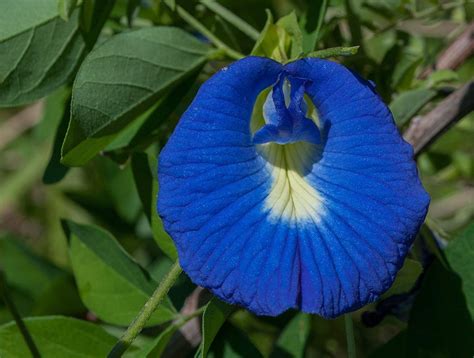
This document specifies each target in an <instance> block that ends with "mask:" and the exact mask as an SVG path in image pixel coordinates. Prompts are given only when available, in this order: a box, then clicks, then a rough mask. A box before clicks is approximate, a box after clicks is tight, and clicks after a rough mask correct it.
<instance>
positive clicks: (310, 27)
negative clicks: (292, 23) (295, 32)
mask: <svg viewBox="0 0 474 358" xmlns="http://www.w3.org/2000/svg"><path fill="white" fill-rule="evenodd" d="M328 4H329V1H328V0H321V1H309V2H308V8H307V9H306V11H305V14H304V16H302V17H301V20H300V25H301V32H302V34H303V51H304V52H311V51H313V50H314V49H315V47H316V45H317V43H318V39H319V36H320V31H321V27H322V25H323V23H324V17H325V16H326V10H327V8H328Z"/></svg>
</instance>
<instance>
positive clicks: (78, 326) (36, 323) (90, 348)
mask: <svg viewBox="0 0 474 358" xmlns="http://www.w3.org/2000/svg"><path fill="white" fill-rule="evenodd" d="M26 325H27V327H28V330H29V332H30V333H31V335H32V336H33V337H34V341H35V344H36V346H37V347H38V350H39V352H40V353H41V355H42V356H43V357H71V358H74V357H77V358H83V357H91V358H92V357H105V356H106V355H107V353H108V351H109V350H110V348H111V347H112V346H113V344H114V343H115V340H116V338H115V337H114V336H112V335H110V334H108V333H107V332H106V331H105V330H104V329H102V328H101V327H100V326H98V325H95V324H93V323H89V322H85V321H81V320H78V319H74V318H70V317H59V316H52V317H47V316H45V317H38V318H29V319H27V320H26ZM130 351H131V352H133V351H137V349H136V348H132V349H131V350H130ZM0 355H1V356H2V357H28V356H30V353H29V351H28V348H27V346H26V344H25V342H24V340H23V337H22V336H21V334H20V332H19V330H18V328H17V327H16V325H15V323H14V322H12V323H8V324H5V325H3V326H0Z"/></svg>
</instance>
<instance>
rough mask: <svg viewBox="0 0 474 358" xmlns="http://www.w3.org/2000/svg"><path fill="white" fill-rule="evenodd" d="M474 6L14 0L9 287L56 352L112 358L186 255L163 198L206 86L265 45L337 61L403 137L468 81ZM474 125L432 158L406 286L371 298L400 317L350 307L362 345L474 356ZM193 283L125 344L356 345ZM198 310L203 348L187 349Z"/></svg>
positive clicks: (136, 350)
mask: <svg viewBox="0 0 474 358" xmlns="http://www.w3.org/2000/svg"><path fill="white" fill-rule="evenodd" d="M266 8H267V9H268V10H267V12H265V9H266ZM473 9H474V7H473V6H472V4H471V3H470V1H468V2H465V1H460V2H455V1H453V2H448V1H446V2H434V1H414V0H403V1H399V0H390V1H384V2H380V1H375V0H337V1H326V0H323V1H309V0H298V1H297V0H275V1H270V0H262V1H258V2H256V1H253V0H239V1H237V0H193V1H174V0H165V1H159V0H147V1H138V0H41V1H37V0H15V1H13V0H2V1H0V107H2V109H1V110H0V276H1V277H4V278H5V282H4V283H5V286H4V287H3V286H1V287H2V288H3V289H5V292H7V293H8V295H9V297H11V300H12V301H13V302H14V304H15V306H16V308H17V310H18V311H19V313H20V315H21V316H22V317H25V322H26V326H27V329H28V331H29V333H30V334H31V336H32V337H33V340H34V341H35V343H36V345H37V346H38V349H39V350H40V352H41V354H42V355H43V356H45V357H62V356H68V357H76V356H77V357H103V356H106V355H107V353H108V352H109V351H110V350H111V349H112V347H113V346H114V345H115V344H116V342H117V339H118V337H119V336H121V335H122V334H123V330H124V326H127V325H129V324H130V322H131V321H132V320H134V319H135V318H136V316H137V314H138V313H139V311H140V310H141V308H142V307H143V305H144V304H145V302H147V300H149V299H150V297H152V295H153V293H154V292H155V289H156V288H157V286H158V285H159V284H160V283H162V282H163V281H164V280H165V281H166V279H165V277H166V275H165V272H166V271H167V270H169V268H170V267H176V265H174V264H173V262H172V261H175V260H176V259H177V251H176V248H175V246H174V243H173V241H172V240H171V238H170V237H169V235H168V234H167V233H166V231H165V230H164V228H163V223H162V222H161V219H160V216H159V213H158V212H157V210H156V199H157V196H158V195H159V188H158V180H157V161H158V156H159V152H160V150H161V149H162V148H163V146H164V145H165V144H166V141H167V139H168V137H169V135H170V134H171V133H172V131H173V129H174V127H175V126H176V124H177V123H178V121H179V118H180V116H181V115H182V113H183V112H184V111H185V110H186V108H187V107H188V105H189V103H190V102H191V101H192V99H193V97H194V96H195V94H196V92H197V91H198V90H199V87H200V85H201V84H202V82H203V81H205V80H207V79H208V78H209V77H210V76H211V75H212V74H214V73H215V72H216V71H218V70H219V69H220V68H222V67H224V66H227V65H228V64H229V63H231V62H232V61H233V60H235V59H239V58H242V57H244V56H247V55H250V54H252V55H256V56H266V57H270V58H273V59H275V60H277V61H279V62H282V63H287V62H290V61H293V60H295V59H298V58H302V57H318V58H330V59H331V60H334V61H338V62H341V63H343V64H344V65H346V66H348V67H349V68H350V69H353V70H355V71H357V72H358V73H360V74H361V75H362V77H364V78H367V79H370V80H372V81H373V82H374V85H375V88H376V91H377V92H378V93H379V94H380V96H381V97H382V98H383V99H384V101H385V102H386V103H387V104H389V106H390V110H391V111H392V113H393V116H394V120H395V122H396V124H397V126H398V127H399V128H400V130H401V131H403V130H404V129H406V128H407V127H409V126H410V125H411V124H412V120H413V118H415V117H416V116H421V117H423V116H424V115H425V114H426V113H428V112H429V111H431V110H432V109H433V108H435V106H436V105H437V104H438V103H439V101H441V100H443V99H445V98H446V97H447V96H448V95H449V94H450V93H452V92H453V91H454V90H456V89H457V88H459V87H461V86H462V85H464V84H465V83H467V82H468V81H471V80H472V78H473V75H474V60H473V59H472V57H471V58H468V59H466V60H465V61H464V62H463V63H462V64H461V65H459V66H450V68H448V69H445V68H441V69H436V68H435V67H434V64H436V63H437V61H438V60H439V59H440V57H441V54H442V51H444V49H445V48H446V47H447V46H448V45H449V43H450V42H451V41H452V40H453V39H454V38H455V37H456V36H457V35H458V34H459V33H461V32H462V30H463V29H464V28H465V26H466V24H468V23H469V22H471V21H472V19H473V18H474V12H473ZM266 94H267V93H265V95H266ZM263 99H264V96H263V95H262V96H260V97H259V99H258V101H259V103H260V102H263ZM35 101H37V102H38V103H37V104H36V105H35V106H30V104H31V103H33V102H35ZM42 106H43V107H42ZM258 107H261V106H256V111H254V113H253V115H254V116H255V117H257V118H260V119H261V118H263V117H262V113H261V108H258ZM29 110H32V111H33V114H28V111H29ZM473 137H474V116H473V115H472V113H471V114H470V115H468V116H466V117H465V118H464V119H462V120H461V121H460V122H459V123H458V124H456V125H455V126H453V127H452V128H450V129H449V130H447V131H446V132H445V133H444V134H443V135H442V136H441V137H440V138H439V139H437V140H436V141H435V142H434V143H433V144H432V145H431V146H429V147H428V148H427V149H426V150H424V151H423V153H421V154H420V155H419V156H418V158H417V160H418V165H419V171H420V174H421V178H422V181H423V185H424V186H425V187H426V189H427V190H428V192H429V193H430V195H431V197H432V204H431V208H430V212H429V215H428V221H427V223H426V224H425V225H423V227H422V229H421V231H420V234H419V235H418V237H417V239H416V240H415V242H414V245H413V247H412V248H411V250H410V253H409V256H408V258H407V259H406V260H405V262H404V265H403V267H402V268H401V269H400V272H399V273H398V275H397V277H396V279H395V282H394V283H393V285H392V287H391V288H390V289H389V290H388V291H387V292H385V293H384V294H383V295H382V297H380V299H379V300H378V301H377V302H374V304H373V305H368V306H367V307H363V308H362V309H361V311H362V312H363V311H369V310H370V311H373V310H374V309H378V310H382V311H383V310H385V311H384V313H383V315H382V316H383V317H381V319H383V318H384V317H385V318H384V319H383V320H382V321H381V322H380V323H379V324H378V325H377V326H376V327H373V328H367V327H365V326H364V322H363V320H361V319H360V314H359V313H361V312H357V313H354V314H352V315H351V316H352V318H353V319H354V336H355V340H356V349H357V356H360V357H364V356H369V355H370V356H374V357H413V356H415V357H432V356H433V357H464V356H466V357H470V356H472V355H473V351H474V347H473V345H472V342H473V340H472V337H473V336H474V328H473V319H474V276H473V272H474V267H472V266H473V265H472V262H474V260H473V257H474V248H473V240H474V231H473V230H474V229H473V226H472V221H473V218H474V204H473V202H474V201H473V200H472V197H473V190H472V188H473V186H474V145H473V141H472V138H473ZM48 156H49V157H48ZM48 158H49V161H48ZM71 167H77V168H74V169H72V170H71ZM66 174H67V175H66ZM44 184H49V185H48V186H45V185H44ZM61 222H62V223H63V229H64V232H63V230H62V228H61ZM76 222H82V223H84V224H76ZM105 229H107V231H105ZM68 254H69V255H68ZM176 276H178V275H176ZM195 288H196V286H195V285H194V284H192V283H191V282H190V281H189V279H187V278H186V277H184V275H181V277H180V278H179V279H178V280H176V283H175V284H174V286H173V287H172V289H171V291H170V292H169V294H168V295H167V296H166V299H165V300H164V303H162V304H161V305H159V306H158V309H157V310H156V311H155V312H154V313H153V314H152V315H151V317H150V319H149V320H146V319H145V321H147V322H146V325H145V326H146V329H145V330H144V331H143V332H141V333H140V335H139V336H138V338H137V339H136V340H135V341H134V342H135V343H134V345H132V347H130V348H129V349H128V350H127V352H126V355H125V356H137V357H150V358H151V357H160V356H163V355H165V356H166V355H169V354H170V352H176V350H178V351H179V352H178V353H179V354H181V353H182V354H181V355H179V354H178V355H177V356H192V355H193V354H195V355H196V356H198V357H206V356H207V357H226V358H228V357H259V356H265V357H268V356H270V357H308V356H324V357H327V356H332V357H337V356H346V349H347V345H346V338H345V329H344V320H342V319H336V320H330V321H327V320H323V319H321V318H320V317H317V316H310V315H307V314H303V313H300V312H288V313H285V314H284V315H282V316H281V317H276V318H268V317H257V316H254V315H252V314H251V313H249V312H246V311H244V310H242V309H241V308H239V307H233V306H229V305H227V304H225V303H223V302H221V301H219V300H217V299H216V298H209V296H210V294H202V295H200V296H199V299H197V298H196V297H195V292H196V291H195ZM2 293H4V292H0V294H2ZM168 297H169V298H168ZM171 301H172V302H173V303H171ZM394 302H395V303H394ZM190 307H191V308H190ZM53 315H62V316H53ZM200 316H202V327H201V330H202V340H201V341H200V342H197V341H193V342H191V343H189V342H188V343H187V344H186V347H185V348H183V346H184V345H182V344H181V345H180V343H179V342H180V339H183V333H185V332H186V330H188V329H189V330H192V329H195V327H197V326H199V324H196V321H194V320H195V319H198V318H199V317H200ZM72 317H74V318H72ZM0 324H2V326H0V356H1V357H2V358H3V357H6V358H10V357H23V356H29V351H28V348H27V346H26V344H25V342H24V340H23V336H22V335H21V334H20V331H19V330H18V328H17V327H16V325H15V324H14V323H13V321H12V311H11V308H10V309H9V308H7V305H5V304H4V302H3V301H2V300H1V298H0ZM104 325H105V326H104ZM191 326H193V327H194V328H190V327H191ZM103 327H105V328H106V329H105V330H104V328H103ZM110 332H112V333H113V334H112V333H110ZM136 333H137V334H138V332H136ZM194 333H196V332H194ZM197 336H199V334H198V333H197ZM132 341H133V339H132ZM177 342H178V343H177ZM181 342H182V341H181ZM180 350H183V351H180Z"/></svg>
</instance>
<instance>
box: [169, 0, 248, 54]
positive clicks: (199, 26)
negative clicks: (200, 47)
mask: <svg viewBox="0 0 474 358" xmlns="http://www.w3.org/2000/svg"><path fill="white" fill-rule="evenodd" d="M165 3H166V4H167V5H168V6H170V7H171V8H173V7H172V6H171V5H172V4H171V3H170V1H169V0H165ZM175 10H176V12H177V13H178V15H179V17H181V18H182V19H183V20H184V21H186V22H187V23H188V24H189V25H190V26H191V27H193V28H194V29H196V30H197V31H199V32H200V33H201V34H203V35H204V36H206V37H207V38H208V39H209V41H211V42H212V43H213V44H214V45H216V46H217V47H218V48H219V49H221V50H223V51H224V52H225V53H226V55H227V56H229V57H230V58H233V59H235V60H240V59H241V58H243V57H245V55H243V54H241V53H240V52H237V51H235V50H233V49H231V48H230V47H229V46H227V45H226V44H225V43H224V42H223V41H221V40H220V39H219V38H218V37H217V36H216V35H214V34H213V33H212V32H211V31H209V30H208V29H207V27H206V26H204V25H203V24H202V23H200V22H199V20H197V19H196V18H195V17H194V16H193V15H191V14H190V13H189V12H187V11H186V10H185V9H184V8H182V7H181V6H179V5H175Z"/></svg>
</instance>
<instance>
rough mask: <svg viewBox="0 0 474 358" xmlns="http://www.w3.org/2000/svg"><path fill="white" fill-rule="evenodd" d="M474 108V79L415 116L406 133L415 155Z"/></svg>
mask: <svg viewBox="0 0 474 358" xmlns="http://www.w3.org/2000/svg"><path fill="white" fill-rule="evenodd" d="M473 109H474V81H471V82H468V83H466V84H465V85H464V86H463V87H461V88H459V89H458V90H456V91H454V92H453V93H452V94H450V95H449V96H448V97H446V98H445V99H444V100H442V101H441V102H439V103H438V105H437V106H436V107H435V108H434V109H433V110H431V111H430V112H428V113H427V114H425V115H423V116H417V117H415V118H413V120H412V121H411V123H410V126H409V127H408V128H407V130H406V131H405V133H404V135H403V136H404V138H405V140H406V141H407V142H408V143H410V144H411V145H413V148H414V150H415V156H416V155H418V154H419V153H420V151H421V150H423V149H424V148H425V147H426V146H428V145H429V144H430V143H431V142H432V141H433V140H435V139H436V138H437V137H438V136H439V135H440V134H441V133H443V132H444V131H445V130H446V129H448V128H449V127H450V126H451V125H453V124H454V123H456V122H457V121H459V120H460V119H461V118H463V117H464V116H466V115H467V114H469V113H470V112H472V110H473Z"/></svg>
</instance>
